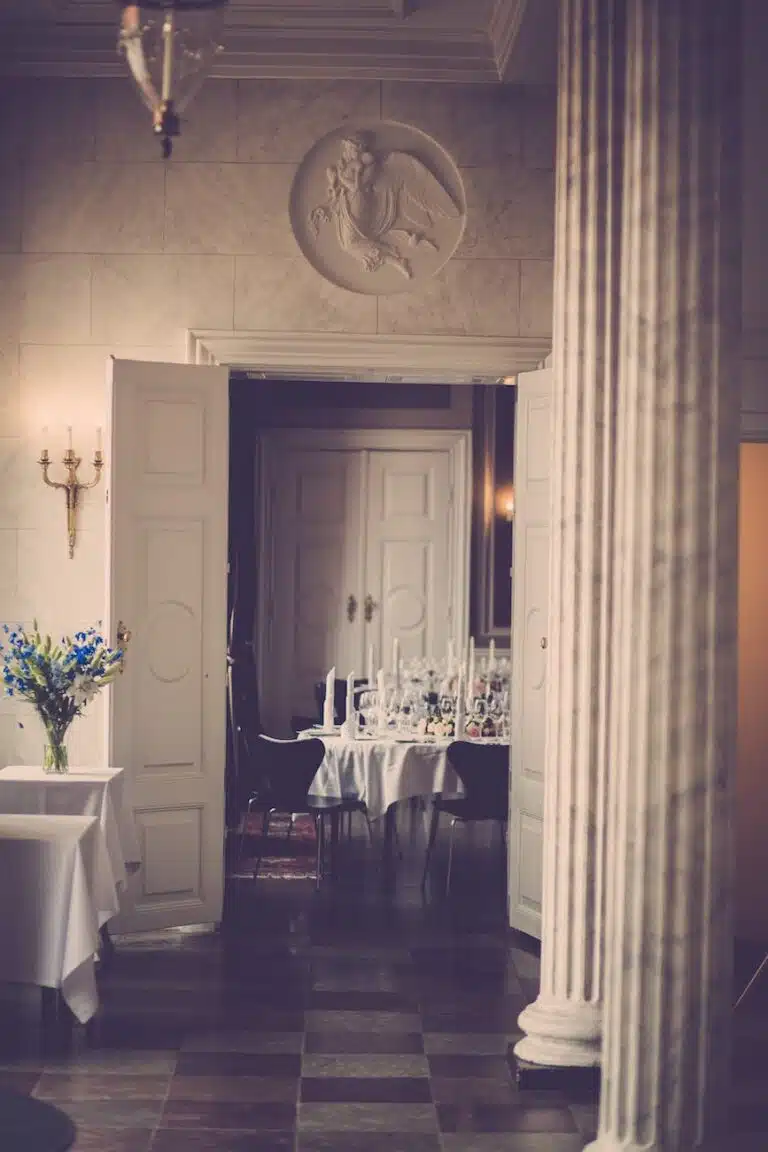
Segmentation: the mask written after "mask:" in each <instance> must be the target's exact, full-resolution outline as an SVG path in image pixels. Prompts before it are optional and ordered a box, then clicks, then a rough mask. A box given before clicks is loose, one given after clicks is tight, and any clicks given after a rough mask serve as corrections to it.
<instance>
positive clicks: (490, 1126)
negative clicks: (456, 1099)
mask: <svg viewBox="0 0 768 1152" xmlns="http://www.w3.org/2000/svg"><path fill="white" fill-rule="evenodd" d="M437 1117H438V1122H439V1124H440V1131H441V1132H547V1133H549V1132H575V1131H576V1124H575V1121H574V1119H573V1117H572V1115H571V1113H570V1112H569V1110H568V1109H567V1108H553V1107H547V1106H545V1105H541V1106H539V1107H521V1106H519V1105H518V1104H517V1103H516V1102H515V1103H511V1104H508V1105H504V1104H467V1105H464V1104H460V1103H454V1104H438V1105H437Z"/></svg>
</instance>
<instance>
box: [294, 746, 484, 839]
mask: <svg viewBox="0 0 768 1152" xmlns="http://www.w3.org/2000/svg"><path fill="white" fill-rule="evenodd" d="M312 737H317V738H319V739H320V740H322V742H323V745H324V746H325V756H324V757H323V761H322V764H321V765H320V768H319V769H318V771H317V774H316V775H315V778H314V780H313V781H312V784H311V785H310V788H309V795H310V796H317V797H323V798H326V799H339V800H341V799H354V800H360V801H362V802H363V803H364V804H365V806H366V808H367V811H368V815H369V817H370V818H371V819H372V820H376V819H379V818H380V817H382V816H384V815H386V813H388V812H389V811H390V810H391V809H392V808H393V807H394V805H396V804H398V803H400V802H402V801H407V800H412V799H415V798H417V797H425V796H434V795H437V794H440V795H442V796H445V797H448V796H451V797H460V796H462V795H463V792H464V789H463V787H462V783H461V780H460V779H459V777H458V775H457V773H456V771H455V770H454V768H453V767H452V766H451V764H450V761H449V759H448V749H449V748H450V746H451V744H453V743H454V741H453V739H452V738H447V737H424V736H415V737H413V736H410V735H399V734H389V733H384V734H381V735H374V736H370V737H365V736H358V737H357V738H356V739H348V738H346V737H345V736H344V735H343V734H342V733H341V732H340V731H339V730H338V729H336V730H328V729H322V728H308V729H306V730H305V731H304V732H301V733H299V739H305V740H306V739H310V738H312ZM473 743H478V744H484V743H496V744H498V743H506V742H505V741H500V740H490V739H485V740H483V739H478V740H474V741H473Z"/></svg>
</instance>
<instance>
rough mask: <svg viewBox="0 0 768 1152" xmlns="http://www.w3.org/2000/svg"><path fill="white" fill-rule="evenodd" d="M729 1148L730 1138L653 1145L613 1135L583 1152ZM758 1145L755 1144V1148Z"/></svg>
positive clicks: (701, 1151)
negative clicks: (700, 1142) (694, 1142)
mask: <svg viewBox="0 0 768 1152" xmlns="http://www.w3.org/2000/svg"><path fill="white" fill-rule="evenodd" d="M728 1146H729V1139H728V1137H727V1136H726V1137H719V1138H718V1139H713V1140H706V1141H705V1142H704V1143H703V1144H678V1143H677V1142H676V1141H675V1142H673V1143H670V1142H669V1140H667V1139H666V1138H664V1137H661V1138H660V1139H659V1140H654V1141H653V1142H652V1143H651V1144H648V1143H646V1142H643V1143H639V1142H636V1141H634V1140H629V1141H627V1140H624V1139H620V1138H619V1137H618V1136H614V1135H613V1134H612V1133H611V1134H608V1135H602V1136H598V1137H597V1138H596V1139H595V1140H593V1141H592V1142H591V1143H590V1144H587V1145H586V1146H585V1148H584V1150H583V1152H723V1149H725V1148H727V1147H728ZM756 1147H757V1143H755V1148H756Z"/></svg>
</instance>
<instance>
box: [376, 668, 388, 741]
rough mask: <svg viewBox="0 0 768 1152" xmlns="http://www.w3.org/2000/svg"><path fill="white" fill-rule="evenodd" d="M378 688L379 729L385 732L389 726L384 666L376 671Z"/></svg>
mask: <svg viewBox="0 0 768 1152" xmlns="http://www.w3.org/2000/svg"><path fill="white" fill-rule="evenodd" d="M376 690H377V693H378V708H379V731H380V732H383V731H384V729H385V728H386V726H387V687H386V682H385V680H384V669H383V668H379V670H378V672H377V673H376Z"/></svg>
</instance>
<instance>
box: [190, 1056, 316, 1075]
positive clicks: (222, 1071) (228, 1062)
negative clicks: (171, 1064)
mask: <svg viewBox="0 0 768 1152" xmlns="http://www.w3.org/2000/svg"><path fill="white" fill-rule="evenodd" d="M176 1074H177V1075H178V1076H271V1077H283V1078H287V1079H293V1080H297V1079H298V1078H299V1076H300V1075H301V1056H299V1055H298V1054H297V1053H293V1054H292V1053H288V1052H267V1053H261V1052H180V1053H179V1058H178V1060H177V1062H176Z"/></svg>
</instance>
